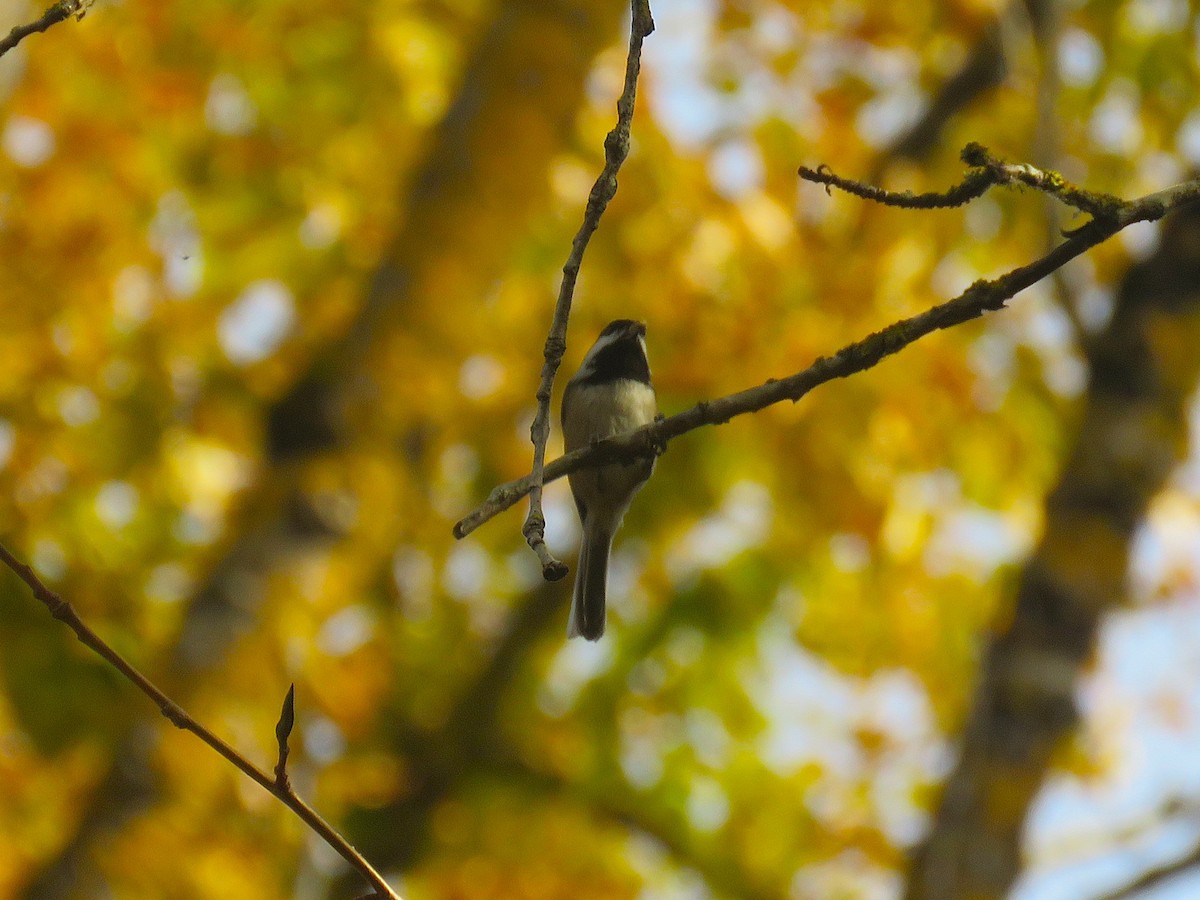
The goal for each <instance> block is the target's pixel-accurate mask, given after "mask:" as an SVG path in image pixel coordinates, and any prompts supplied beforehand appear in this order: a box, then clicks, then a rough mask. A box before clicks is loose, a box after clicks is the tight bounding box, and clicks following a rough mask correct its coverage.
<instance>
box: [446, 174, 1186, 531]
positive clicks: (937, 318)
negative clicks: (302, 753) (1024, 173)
mask: <svg viewBox="0 0 1200 900" xmlns="http://www.w3.org/2000/svg"><path fill="white" fill-rule="evenodd" d="M1197 199H1200V179H1197V180H1195V181H1187V182H1184V183H1182V184H1178V185H1175V186H1174V187H1170V188H1167V189H1165V190H1162V191H1158V192H1156V193H1153V194H1147V195H1146V196H1144V197H1141V198H1139V199H1137V200H1131V201H1122V200H1115V204H1114V209H1113V210H1112V215H1111V216H1105V217H1104V218H1094V219H1092V220H1091V221H1090V222H1088V223H1087V224H1086V225H1084V226H1083V227H1081V228H1078V229H1075V230H1074V231H1073V232H1071V234H1070V236H1069V237H1068V238H1067V239H1066V240H1065V241H1063V242H1062V243H1061V244H1059V245H1058V246H1057V247H1055V248H1054V249H1053V250H1051V251H1050V252H1049V253H1047V254H1046V255H1045V256H1042V257H1041V258H1039V259H1037V260H1035V261H1034V262H1032V263H1029V264H1028V265H1025V266H1021V267H1020V268H1017V269H1013V270H1012V271H1011V272H1008V273H1006V274H1005V275H1002V276H1000V277H999V278H995V279H991V280H980V281H977V282H975V283H974V284H972V285H971V286H970V287H969V288H967V289H966V290H965V291H964V292H963V293H962V294H960V295H959V296H958V297H955V298H954V299H953V300H948V301H947V302H945V303H942V304H940V305H938V306H935V307H933V308H932V309H929V310H926V311H925V312H923V313H920V314H918V315H915V316H913V317H912V318H909V319H903V320H901V321H899V322H896V323H894V324H892V325H889V326H888V327H887V328H885V329H883V330H882V331H879V332H876V333H875V334H872V335H869V336H868V337H865V338H863V339H862V340H860V341H856V342H855V343H853V344H849V345H847V346H846V347H843V348H842V349H841V350H839V351H838V352H837V353H836V354H835V355H834V356H832V357H821V358H819V359H818V360H817V361H816V362H814V363H813V364H812V365H811V366H809V367H808V368H807V369H803V370H802V371H800V372H797V373H795V374H794V375H790V376H788V377H787V378H782V379H778V380H776V379H772V380H770V381H767V382H766V383H765V384H760V385H758V386H756V387H752V388H748V389H746V390H743V391H739V392H738V393H736V394H729V395H727V396H724V397H718V398H717V399H715V400H708V401H704V402H702V403H699V404H697V405H696V406H694V407H692V408H691V409H689V410H686V411H684V412H681V413H678V414H676V415H674V416H670V417H668V418H666V419H662V420H661V421H658V422H654V423H653V424H651V425H647V426H645V427H643V428H639V429H637V430H636V431H631V432H628V433H626V434H622V435H617V436H616V437H612V438H609V439H608V440H604V441H600V442H599V443H596V444H593V445H591V446H588V447H584V448H582V449H580V450H575V451H572V452H571V453H568V454H566V455H565V456H561V457H559V458H558V459H556V460H554V461H553V462H551V463H549V464H548V465H546V467H545V470H544V472H543V473H542V477H540V478H538V479H536V481H537V483H538V484H542V483H544V482H546V481H553V480H554V479H556V478H561V477H562V476H563V475H566V474H568V473H570V472H574V471H577V470H579V469H583V468H587V467H589V466H596V465H603V464H607V463H612V462H618V461H620V462H628V461H631V460H633V459H636V458H639V457H644V456H651V455H653V454H655V453H656V452H658V451H659V450H660V449H661V447H663V446H665V445H666V444H667V442H668V441H670V440H671V439H673V438H677V437H679V436H680V435H682V434H686V433H687V432H689V431H692V430H694V429H696V428H699V427H700V426H702V425H719V424H723V423H725V422H728V421H729V420H730V419H732V418H733V417H734V416H740V415H742V414H744V413H750V412H757V411H758V410H760V409H764V408H765V407H768V406H771V405H772V404H775V403H779V402H781V401H783V400H791V401H792V402H793V403H794V402H796V401H797V400H799V399H800V398H801V397H803V396H804V395H805V394H807V393H808V392H809V391H811V390H812V389H813V388H815V387H817V386H818V385H820V384H824V383H825V382H827V381H832V380H833V379H835V378H845V377H846V376H848V375H853V374H855V373H857V372H862V371H864V370H866V369H869V368H871V367H872V366H874V365H875V364H876V363H878V362H879V361H880V360H882V359H883V358H884V357H886V356H890V355H891V354H893V353H897V352H899V351H900V350H903V349H904V348H905V347H907V346H908V345H909V344H911V343H913V342H915V341H917V340H919V339H920V338H923V337H925V336H926V335H928V334H930V333H931V332H934V331H937V330H939V329H942V328H950V327H952V326H954V325H960V324H962V323H963V322H968V321H970V320H972V319H976V318H978V317H980V316H982V315H983V314H984V313H986V312H993V311H995V310H998V309H1001V308H1002V307H1003V306H1004V304H1005V303H1006V302H1007V301H1008V300H1009V299H1011V298H1012V297H1013V296H1014V295H1015V294H1016V293H1017V292H1018V291H1022V290H1024V289H1025V288H1027V287H1029V286H1030V285H1033V284H1035V283H1037V282H1038V281H1040V280H1041V279H1043V278H1045V277H1046V276H1047V275H1049V274H1050V273H1051V272H1054V271H1056V270H1057V269H1059V268H1061V267H1062V266H1063V265H1065V264H1066V263H1067V262H1069V261H1070V260H1072V259H1074V258H1075V257H1076V256H1079V255H1080V254H1081V253H1084V252H1085V251H1087V250H1090V249H1091V248H1092V247H1094V246H1096V245H1097V244H1100V243H1103V242H1104V241H1106V240H1108V238H1110V237H1112V236H1113V235H1114V234H1116V233H1117V232H1118V231H1121V230H1122V229H1123V228H1126V227H1128V226H1129V225H1132V224H1133V223H1135V222H1153V221H1156V220H1158V219H1161V218H1162V217H1163V216H1164V215H1166V214H1167V213H1168V212H1170V211H1171V210H1172V209H1175V208H1177V207H1179V206H1182V205H1184V204H1186V203H1189V202H1191V201H1194V200H1197ZM534 481H535V478H534V476H533V475H532V474H530V475H526V476H525V477H524V478H520V479H517V480H516V481H510V482H508V483H506V484H502V485H499V486H498V487H496V488H494V489H493V490H492V492H491V494H489V495H488V498H487V500H486V501H484V503H483V504H482V505H480V506H479V507H478V508H476V509H475V510H473V511H472V512H471V513H469V514H468V515H467V516H465V517H463V518H462V519H460V520H459V521H458V522H457V523H456V524H455V526H454V536H455V537H457V538H463V537H466V536H467V535H468V534H470V533H471V532H472V531H474V530H475V529H476V528H478V527H479V526H480V525H482V524H483V523H484V522H486V521H488V520H489V519H491V518H492V517H493V516H495V515H497V514H498V513H500V512H503V511H504V510H506V509H508V508H509V507H510V506H512V505H513V504H514V503H516V502H517V501H519V500H520V499H521V498H522V497H524V496H525V495H526V494H527V493H529V492H530V491H531V490H532V488H533V484H534Z"/></svg>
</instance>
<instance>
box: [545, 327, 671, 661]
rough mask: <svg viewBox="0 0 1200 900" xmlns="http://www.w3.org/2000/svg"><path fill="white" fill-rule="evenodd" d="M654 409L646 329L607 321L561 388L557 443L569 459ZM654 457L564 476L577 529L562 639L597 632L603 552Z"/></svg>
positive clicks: (649, 418) (604, 575)
mask: <svg viewBox="0 0 1200 900" xmlns="http://www.w3.org/2000/svg"><path fill="white" fill-rule="evenodd" d="M657 414H658V404H657V402H656V400H655V396H654V387H653V386H652V385H651V384H650V362H649V361H648V360H647V359H646V326H645V325H644V324H643V323H641V322H634V321H632V320H630V319H618V320H617V321H615V322H610V323H609V324H608V325H607V326H606V327H605V329H604V330H603V331H601V332H600V337H598V338H596V343H595V344H593V345H592V349H590V350H589V351H588V352H587V356H585V357H584V359H583V363H582V364H581V365H580V367H579V371H578V372H576V373H575V377H573V378H572V379H571V380H570V381H568V382H567V387H566V390H565V391H564V392H563V399H562V430H563V444H564V445H565V447H566V450H567V452H568V453H569V452H570V451H572V450H578V449H579V448H581V447H586V446H588V445H589V444H591V443H594V442H596V441H600V440H603V439H604V438H608V437H612V436H613V435H616V434H621V433H623V432H626V431H633V430H634V429H635V428H640V427H641V426H643V425H648V424H650V423H651V422H653V421H654V419H655V417H656V416H657ZM652 471H654V460H653V459H639V460H635V461H634V462H631V463H614V464H612V465H607V466H600V467H599V468H593V469H581V470H579V471H578V472H574V473H573V474H571V475H570V476H568V480H569V481H570V482H571V493H572V494H573V495H574V496H575V506H576V507H577V508H578V510H579V519H580V521H581V522H582V523H583V540H582V541H581V542H580V545H579V564H578V566H576V570H575V598H574V602H573V603H572V604H571V618H570V621H569V622H568V624H567V637H576V636H582V637H584V638H586V639H587V640H589V641H595V640H599V638H600V636H601V635H602V634H604V594H605V588H606V585H607V582H608V554H609V550H610V549H611V548H612V540H613V535H615V534H616V533H617V528H618V527H620V525H621V519H622V518H624V516H625V510H627V509H628V508H629V502H630V501H631V500H632V499H633V495H634V494H636V493H637V492H638V488H640V487H641V486H642V485H643V484H645V483H646V479H647V478H649V477H650V473H651V472H652Z"/></svg>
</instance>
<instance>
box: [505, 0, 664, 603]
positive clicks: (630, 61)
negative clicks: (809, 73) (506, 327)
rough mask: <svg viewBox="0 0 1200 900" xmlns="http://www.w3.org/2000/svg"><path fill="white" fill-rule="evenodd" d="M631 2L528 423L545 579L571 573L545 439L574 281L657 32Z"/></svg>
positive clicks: (532, 502)
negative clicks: (550, 533) (548, 480)
mask: <svg viewBox="0 0 1200 900" xmlns="http://www.w3.org/2000/svg"><path fill="white" fill-rule="evenodd" d="M632 6H633V21H632V23H631V25H630V29H629V56H628V58H627V59H626V63H625V87H624V90H623V91H622V92H621V97H620V99H618V100H617V124H616V126H614V128H613V129H612V131H610V132H609V133H608V136H607V137H606V138H605V139H604V169H603V171H601V173H600V177H599V178H597V179H596V183H595V184H594V185H593V186H592V192H591V194H589V195H588V201H587V208H586V209H585V211H584V214H583V224H582V225H580V226H579V231H577V232H576V233H575V238H574V240H572V241H571V253H570V255H569V256H568V257H567V262H566V264H565V265H564V266H563V278H562V283H561V285H560V286H559V290H558V302H557V303H556V304H555V306H554V319H553V321H552V322H551V324H550V334H549V335H548V336H547V337H546V349H545V350H544V352H543V355H544V356H545V358H546V362H545V364H544V365H543V366H542V381H541V384H539V385H538V390H537V402H538V406H537V414H536V415H535V416H534V419H533V425H531V426H530V428H529V439H530V440H531V441H532V442H533V484H532V485H531V486H530V490H529V515H528V516H527V517H526V518H525V527H524V533H525V540H526V541H528V542H529V546H530V548H531V549H532V550H533V551H534V552H535V553H536V554H537V555H538V559H539V560H540V561H541V563H542V576H543V577H544V578H545V579H546V580H547V581H558V580H559V579H560V578H562V577H563V576H564V575H566V574H567V567H566V566H565V565H563V564H562V562H560V561H559V560H557V559H555V558H554V556H553V555H552V554H551V553H550V550H549V548H548V547H547V546H546V517H545V515H544V514H543V513H542V484H543V474H544V467H545V463H546V442H547V441H548V440H549V439H550V395H551V393H552V391H553V389H554V376H555V374H556V373H557V372H558V367H559V365H560V364H561V363H562V357H563V353H564V352H565V351H566V349H567V320H568V319H569V318H570V316H571V302H572V300H573V299H574V297H575V282H576V279H578V277H579V267H580V266H581V265H582V264H583V254H584V253H585V252H586V251H587V246H588V242H589V241H591V239H592V235H593V234H594V233H595V231H596V228H597V227H599V225H600V217H601V216H603V215H604V211H605V210H606V209H607V208H608V204H609V201H610V200H612V198H613V197H614V196H616V193H617V172H618V170H620V168H621V164H622V163H624V162H625V157H627V156H628V155H629V129H630V127H631V126H632V124H633V104H634V100H635V98H636V97H637V82H638V74H639V73H640V72H641V66H642V41H643V40H645V38H646V37H647V36H648V35H650V34H651V33H652V32H653V31H654V19H653V18H651V15H650V3H649V0H632Z"/></svg>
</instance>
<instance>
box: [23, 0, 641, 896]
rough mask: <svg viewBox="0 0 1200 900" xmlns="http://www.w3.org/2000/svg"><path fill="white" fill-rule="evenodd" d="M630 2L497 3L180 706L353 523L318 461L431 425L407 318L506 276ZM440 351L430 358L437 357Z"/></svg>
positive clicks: (53, 889)
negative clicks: (594, 70) (401, 390)
mask: <svg viewBox="0 0 1200 900" xmlns="http://www.w3.org/2000/svg"><path fill="white" fill-rule="evenodd" d="M626 9H627V4H624V3H616V2H614V3H592V2H588V0H506V2H502V3H500V4H498V5H497V6H496V8H495V10H494V13H493V18H492V20H491V22H490V24H489V26H488V27H487V28H486V29H485V30H484V33H483V37H482V40H481V41H480V43H479V46H478V48H477V49H476V51H475V53H474V54H473V56H472V57H471V59H470V60H469V62H468V64H467V67H466V69H465V72H464V75H463V78H462V81H461V84H460V86H459V89H458V93H457V95H456V99H455V100H454V102H453V104H452V105H451V106H450V108H449V109H448V111H447V113H446V116H445V118H444V119H443V121H442V122H441V123H440V125H439V126H438V128H437V129H436V131H435V132H434V134H433V135H432V136H431V140H430V147H429V151H428V153H427V155H426V156H425V159H424V162H423V163H422V164H421V166H419V167H418V170H417V171H416V172H415V174H414V177H413V178H412V180H411V181H410V183H409V188H408V192H407V194H406V197H405V200H404V202H403V203H402V204H401V207H402V209H403V210H404V220H403V222H401V223H400V224H399V226H398V228H397V231H396V236H395V237H394V239H393V240H392V242H391V244H390V246H389V249H388V252H387V254H386V257H385V258H384V259H383V260H382V261H381V262H380V264H379V266H378V269H377V271H376V275H375V277H374V279H373V281H372V283H371V284H370V285H369V286H368V288H367V289H366V291H365V298H364V304H363V307H362V309H361V312H360V314H359V315H358V316H357V318H356V320H355V322H354V323H353V325H352V327H351V328H350V329H349V331H348V333H347V334H346V336H345V338H344V339H342V340H341V341H340V342H338V343H337V344H335V345H334V346H331V347H329V348H327V349H326V350H325V352H323V353H322V354H320V355H319V357H318V359H317V360H316V362H314V364H313V365H312V366H311V368H310V369H309V371H308V372H307V373H306V374H305V375H304V376H303V377H302V378H301V379H300V380H299V381H298V382H297V383H296V385H295V386H294V388H293V389H292V390H291V391H290V392H289V393H288V394H287V395H286V396H285V397H284V398H283V399H281V400H280V401H279V402H278V403H277V404H276V405H275V407H274V408H273V409H272V410H270V412H269V414H268V421H267V422H266V424H265V429H264V431H265V433H266V439H267V451H268V452H267V460H266V467H265V470H264V472H263V475H262V478H261V481H260V483H259V484H258V485H257V486H256V487H255V488H254V489H253V490H252V491H251V493H250V496H249V497H248V499H247V500H246V502H245V503H244V504H243V514H242V517H241V522H240V524H237V523H235V525H234V528H235V529H236V531H235V533H234V534H233V535H232V536H231V538H230V539H229V540H228V542H227V543H226V545H225V546H226V549H225V552H224V555H223V556H222V557H221V558H220V559H219V561H218V562H217V563H216V564H215V566H214V567H213V569H212V572H211V575H210V577H209V578H208V580H207V581H206V582H205V583H204V584H203V586H202V587H201V589H200V590H199V591H198V592H197V593H196V595H195V596H194V597H193V599H192V600H191V603H190V605H189V608H188V611H187V614H186V617H185V620H184V624H183V626H182V628H181V630H180V633H179V635H178V638H177V641H176V645H175V651H174V654H173V656H174V658H173V661H172V663H171V664H170V668H172V669H173V675H172V677H171V679H170V680H165V681H164V682H163V683H164V686H165V687H168V688H169V690H170V691H171V693H172V694H173V695H174V696H175V697H177V698H178V699H179V700H181V701H183V702H186V701H187V699H188V697H189V695H190V691H189V685H196V684H199V683H201V682H202V680H203V678H204V675H205V673H207V672H211V671H213V670H214V669H215V668H216V667H217V666H219V664H220V662H221V661H222V659H223V656H224V654H225V651H226V650H227V649H228V648H229V647H230V645H231V644H232V642H234V641H235V640H236V639H237V637H238V636H239V635H240V634H242V633H243V632H245V631H246V630H248V629H249V628H251V627H252V626H253V624H254V621H255V617H256V613H257V610H258V606H259V603H260V601H261V598H262V595H263V593H264V587H265V584H266V582H267V580H268V579H269V577H270V576H271V574H272V572H274V571H276V570H277V569H278V568H279V567H280V566H281V565H282V564H283V563H284V562H285V561H286V560H287V559H288V558H290V557H292V556H294V554H295V553H297V552H298V551H300V552H302V551H303V550H304V549H305V548H306V547H308V548H315V547H319V546H322V545H323V544H325V543H326V542H328V541H330V540H333V539H336V538H337V537H338V536H339V535H340V533H341V532H342V522H341V520H340V514H339V509H340V508H342V507H341V506H340V504H339V500H340V499H343V498H339V497H337V496H331V495H329V494H317V493H315V492H313V491H311V490H310V489H308V488H307V485H308V483H310V482H311V481H312V479H311V478H308V479H306V475H307V474H309V472H310V466H311V465H312V464H313V463H314V462H318V461H319V460H320V459H321V458H323V457H328V455H329V454H330V453H334V452H337V451H339V450H341V449H343V448H348V447H352V446H354V445H368V446H376V447H379V446H385V447H386V446H392V447H396V446H403V445H404V442H405V439H406V438H407V437H409V436H411V435H419V434H420V432H421V422H420V421H419V415H420V412H419V411H415V412H414V411H410V410H407V409H405V408H403V405H402V404H401V403H399V402H397V401H396V400H395V399H393V395H394V391H389V386H391V385H394V384H395V379H396V378H399V377H400V376H399V375H398V374H396V371H397V370H401V369H403V366H397V365H396V363H397V361H398V360H403V359H404V358H405V357H404V356H403V354H411V353H412V352H414V348H412V347H411V346H409V345H408V334H407V332H408V329H406V328H405V327H404V326H405V324H406V323H414V327H413V329H412V331H413V332H414V333H420V334H425V335H435V334H437V333H438V329H439V328H440V329H442V330H445V329H449V328H455V327H465V326H464V323H455V322H440V323H439V322H438V319H439V317H441V316H440V314H441V312H442V311H441V309H440V308H439V303H438V300H439V297H443V296H446V295H447V293H448V292H455V293H457V294H458V295H460V296H475V297H479V298H481V300H482V298H483V297H485V296H486V294H487V293H488V291H489V290H490V288H491V285H492V282H493V281H494V280H495V279H496V278H497V277H498V275H499V273H500V272H502V271H503V269H504V267H505V265H506V264H507V262H508V259H509V255H510V253H511V252H512V249H513V246H514V244H515V242H516V240H517V239H518V238H519V236H520V235H521V234H522V232H523V230H524V228H525V225H526V223H527V222H528V220H529V219H530V217H531V216H532V215H533V214H534V213H536V212H537V211H538V210H539V209H541V208H542V207H543V206H544V204H545V201H546V198H547V197H548V184H547V174H546V173H547V172H548V170H549V168H550V163H551V162H552V160H553V159H554V157H555V156H556V155H557V154H559V153H560V152H562V151H563V150H565V149H567V148H568V147H569V146H570V144H571V140H572V136H573V133H574V127H575V123H576V116H577V113H578V111H579V108H580V105H581V102H582V100H583V94H584V86H585V84H586V80H587V77H588V74H589V72H590V71H591V67H592V64H593V60H594V59H595V57H596V55H597V54H598V53H599V52H600V51H601V50H603V49H604V48H605V47H607V46H609V45H610V44H612V43H613V42H615V41H617V40H618V39H619V34H618V31H619V28H618V26H619V23H620V20H621V16H622V14H623V13H624V12H626ZM297 114H298V115H299V114H301V112H300V111H299V110H298V111H297ZM597 152H599V148H597ZM441 318H444V317H441ZM415 323H420V325H419V327H418V326H416V325H415ZM419 349H420V348H418V350H419ZM439 349H440V348H438V347H436V346H433V347H427V348H425V352H427V353H429V354H430V355H431V356H432V355H434V354H436V353H437V352H438V350H439ZM410 358H411V357H410ZM409 446H411V442H410V443H409ZM391 550H392V547H391V543H390V542H389V541H388V535H377V536H375V538H374V540H373V542H372V544H371V546H369V547H367V548H365V552H376V553H377V554H378V557H379V560H380V562H382V560H384V559H386V558H387V555H388V554H390V552H391ZM148 668H153V667H148ZM156 718H157V716H156V714H154V713H153V711H152V710H150V709H147V710H146V716H145V719H144V720H143V722H142V723H140V724H139V725H138V726H137V727H135V728H134V729H132V730H131V732H130V734H129V735H128V737H127V738H126V739H125V740H124V743H123V744H122V745H121V746H118V747H116V748H114V751H113V756H114V759H115V760H119V761H120V765H116V764H114V766H113V767H112V769H111V770H110V774H109V776H108V778H107V779H106V780H105V781H104V782H102V783H101V785H100V786H99V788H98V789H97V790H96V792H95V794H94V795H93V796H92V798H91V800H90V803H89V806H88V809H87V810H86V811H85V812H84V813H83V814H82V816H81V818H80V824H79V827H78V829H77V831H76V833H75V835H74V837H73V838H72V839H71V840H70V841H69V842H68V843H67V845H66V846H65V847H64V849H63V851H62V853H61V854H60V855H59V857H58V858H57V859H55V860H53V861H51V863H50V864H49V865H48V866H47V867H45V868H44V869H43V871H42V873H41V875H40V877H39V878H38V879H37V880H36V882H35V883H34V884H33V885H31V886H30V888H29V889H28V892H27V896H28V897H30V898H61V897H64V896H68V895H70V894H71V893H72V892H73V891H75V890H78V888H77V887H76V885H77V884H78V879H79V878H80V877H83V876H84V875H85V873H86V872H87V870H88V869H89V866H88V865H87V859H88V854H89V852H90V848H91V845H92V843H93V841H94V840H95V839H96V838H97V837H98V836H99V835H101V834H102V833H104V832H106V831H109V830H111V829H112V828H114V827H117V826H119V824H120V823H121V822H122V821H125V820H126V819H128V818H129V817H130V816H132V815H135V814H137V813H138V812H139V811H140V810H142V809H144V808H146V806H147V805H148V804H149V803H151V802H152V801H153V797H154V790H153V785H152V779H151V778H150V776H149V775H148V774H147V773H148V771H149V770H150V768H151V763H150V750H151V745H152V741H151V740H149V739H148V737H147V735H148V734H151V733H152V729H153V728H154V727H157V726H158V722H156V721H152V720H155V719H156ZM148 726H149V727H148Z"/></svg>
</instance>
